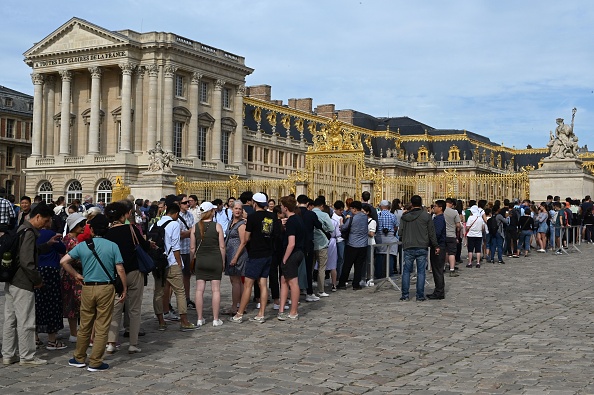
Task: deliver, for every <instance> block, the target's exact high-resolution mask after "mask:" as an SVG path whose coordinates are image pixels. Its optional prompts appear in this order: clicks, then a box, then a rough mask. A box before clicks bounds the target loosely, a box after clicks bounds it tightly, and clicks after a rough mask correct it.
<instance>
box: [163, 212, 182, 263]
mask: <svg viewBox="0 0 594 395" xmlns="http://www.w3.org/2000/svg"><path fill="white" fill-rule="evenodd" d="M167 221H173V218H171V217H170V216H169V215H164V216H162V217H161V219H160V220H159V221H158V222H157V225H158V226H161V225H163V224H164V223H165V222H167ZM179 232H180V226H179V223H178V222H177V221H173V222H170V223H169V224H168V225H167V226H166V227H165V251H167V263H168V264H169V266H173V265H177V261H176V260H175V254H174V252H175V251H180V250H181V245H180V233H179ZM188 240H189V239H188ZM180 254H181V252H180Z"/></svg>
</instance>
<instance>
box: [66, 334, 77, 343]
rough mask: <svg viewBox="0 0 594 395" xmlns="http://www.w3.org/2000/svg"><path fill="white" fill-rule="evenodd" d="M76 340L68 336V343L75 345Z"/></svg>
mask: <svg viewBox="0 0 594 395" xmlns="http://www.w3.org/2000/svg"><path fill="white" fill-rule="evenodd" d="M76 339H77V337H76V336H72V335H70V337H68V341H69V342H70V343H76Z"/></svg>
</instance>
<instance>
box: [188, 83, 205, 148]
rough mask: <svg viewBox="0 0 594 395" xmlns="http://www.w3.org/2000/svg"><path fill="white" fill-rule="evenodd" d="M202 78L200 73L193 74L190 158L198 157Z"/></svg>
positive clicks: (189, 142) (189, 134) (189, 137)
mask: <svg viewBox="0 0 594 395" xmlns="http://www.w3.org/2000/svg"><path fill="white" fill-rule="evenodd" d="M200 78H202V75H201V74H200V73H198V72H194V73H192V81H191V83H190V111H191V112H192V118H190V132H189V133H188V158H197V157H198V113H199V111H200V96H199V87H200Z"/></svg>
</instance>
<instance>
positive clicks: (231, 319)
mask: <svg viewBox="0 0 594 395" xmlns="http://www.w3.org/2000/svg"><path fill="white" fill-rule="evenodd" d="M229 322H233V323H235V324H241V323H242V322H243V315H240V316H237V315H234V316H233V317H229Z"/></svg>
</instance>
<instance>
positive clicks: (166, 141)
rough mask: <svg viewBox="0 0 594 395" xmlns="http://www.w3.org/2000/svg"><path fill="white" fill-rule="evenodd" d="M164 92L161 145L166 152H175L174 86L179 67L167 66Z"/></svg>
mask: <svg viewBox="0 0 594 395" xmlns="http://www.w3.org/2000/svg"><path fill="white" fill-rule="evenodd" d="M164 71H165V74H164V79H165V81H164V85H165V89H164V91H163V133H162V135H161V145H162V146H163V150H164V151H173V84H174V82H175V72H176V71H177V66H174V65H171V64H168V65H166V66H165V70H164Z"/></svg>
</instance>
